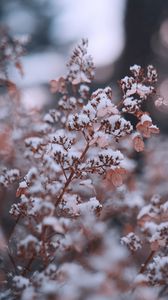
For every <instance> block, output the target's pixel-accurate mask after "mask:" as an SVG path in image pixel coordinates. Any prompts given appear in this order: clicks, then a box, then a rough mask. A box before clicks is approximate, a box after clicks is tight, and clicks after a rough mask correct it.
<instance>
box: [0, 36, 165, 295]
mask: <svg viewBox="0 0 168 300" xmlns="http://www.w3.org/2000/svg"><path fill="white" fill-rule="evenodd" d="M22 47H23V40H19V39H16V38H15V39H14V38H12V37H10V38H9V36H8V35H7V34H5V35H3V38H1V41H0V51H1V58H0V66H1V79H0V83H1V86H3V87H4V89H3V92H2V93H1V103H0V105H1V110H0V122H1V127H0V145H1V147H0V157H1V170H0V185H1V190H0V191H1V192H0V196H1V203H2V204H1V215H2V222H1V228H0V230H1V231H0V235H1V241H0V250H1V261H0V263H1V270H0V278H1V293H0V299H1V300H2V299H4V300H5V299H11V300H12V299H22V300H29V299H44V300H46V299H48V300H50V299H58V300H79V299H80V300H108V299H109V300H111V299H115V300H119V299H135V300H140V299H144V300H150V299H152V300H156V299H166V298H164V297H166V296H165V295H166V288H167V286H168V256H167V245H168V200H167V192H166V187H165V188H164V187H162V186H163V184H164V183H165V178H166V177H164V176H166V174H165V173H166V172H167V168H165V164H164V162H163V161H162V157H163V156H164V155H165V157H166V154H165V153H166V152H164V150H163V149H165V147H162V144H163V142H162V140H160V139H159V137H158V138H156V139H155V138H154V139H153V138H152V139H151V141H150V142H148V139H149V138H150V137H151V136H152V135H155V134H158V133H159V129H158V127H157V126H156V125H154V124H153V122H152V118H151V116H150V114H149V112H147V111H146V110H145V109H144V107H146V102H147V101H148V100H149V101H151V99H153V98H154V97H156V83H157V72H156V70H155V68H154V67H153V66H152V65H149V66H147V69H143V68H142V67H141V66H139V65H134V66H132V67H130V75H129V76H126V77H124V78H123V79H121V80H120V81H119V88H120V91H121V100H120V101H118V102H117V101H114V99H113V92H112V89H111V87H109V86H108V87H106V88H99V89H98V90H96V91H94V92H91V88H90V87H91V83H92V81H93V78H94V64H93V60H92V57H91V56H90V55H89V54H88V52H87V47H88V42H87V40H82V41H81V43H80V44H79V45H78V46H77V47H76V48H75V50H74V51H73V54H72V56H71V57H70V60H69V62H68V63H67V74H66V75H65V76H62V77H60V78H58V79H54V80H52V81H51V82H50V87H51V92H52V93H53V95H54V97H55V104H54V107H53V108H52V109H50V110H49V111H48V112H47V113H43V112H40V113H39V112H34V113H32V114H29V113H27V112H26V111H25V108H24V107H23V105H22V102H21V101H20V98H21V95H20V91H18V90H17V88H16V86H15V84H14V83H12V82H11V81H10V80H9V79H8V74H7V72H6V70H7V65H8V62H9V61H10V62H11V61H12V62H14V64H15V65H16V67H17V68H18V69H19V71H21V73H22V72H23V71H22V67H21V64H20V58H19V57H20V55H22V54H23V51H22V50H23V48H22ZM6 64H7V65H6ZM6 90H7V93H6ZM130 116H131V117H130ZM131 120H133V121H131ZM159 147H160V149H159ZM156 149H157V152H156ZM161 151H162V152H164V153H162V152H161ZM137 152H138V153H139V152H142V154H138V155H135V153H137ZM158 153H161V155H160V156H158ZM137 156H138V160H137V159H136V160H135V158H136V157H137ZM157 156H158V157H157ZM156 157H157V159H156ZM142 160H143V161H144V162H145V163H143V166H141V168H140V170H139V165H140V163H141V162H142ZM156 168H157V171H156ZM138 170H139V171H138ZM164 172H165V173H164ZM156 173H157V174H156ZM165 185H166V183H165ZM15 194H16V198H15ZM8 210H9V213H10V216H9V213H8ZM12 218H13V220H14V221H13V222H12ZM7 224H10V232H9V230H8V226H9V225H8V226H7Z"/></svg>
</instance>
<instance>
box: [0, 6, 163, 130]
mask: <svg viewBox="0 0 168 300" xmlns="http://www.w3.org/2000/svg"><path fill="white" fill-rule="evenodd" d="M0 25H2V26H4V25H5V26H8V27H9V28H10V31H11V32H12V33H13V34H16V35H23V34H24V35H28V36H29V37H30V41H29V43H28V46H27V53H26V55H25V57H24V58H23V59H22V63H23V66H24V73H25V75H24V77H23V78H21V77H20V76H19V75H18V73H17V71H16V70H14V69H11V70H10V73H11V79H12V80H13V81H14V82H16V83H17V85H18V86H20V87H22V90H23V93H22V97H23V102H24V103H25V106H26V107H27V109H32V108H33V107H38V108H41V107H43V106H45V105H50V104H49V103H50V101H52V97H51V95H50V94H49V88H48V83H49V81H50V80H51V79H54V78H57V77H58V76H60V75H61V74H64V73H65V72H66V68H65V66H66V61H67V60H68V56H69V54H70V52H71V50H72V47H73V46H74V45H75V44H76V43H77V42H78V41H79V40H80V39H81V38H83V37H84V38H86V37H87V38H88V39H89V51H90V53H91V54H92V56H93V57H94V61H95V65H96V78H95V83H94V88H97V87H100V86H105V85H107V84H108V85H111V86H112V87H113V89H114V95H117V96H118V94H117V93H115V89H116V81H117V80H119V79H120V78H122V77H123V76H125V75H126V74H127V73H128V70H129V66H130V65H133V64H141V65H142V66H144V67H145V66H147V65H148V64H153V65H154V66H155V67H156V68H157V70H158V73H159V86H158V94H160V95H161V96H162V97H163V99H164V101H163V105H161V106H160V107H158V108H157V109H156V108H155V109H153V107H154V105H153V103H150V109H151V111H152V114H153V118H154V119H157V124H158V125H159V126H160V128H161V130H162V131H163V132H167V131H168V122H167V117H168V108H167V107H168V106H167V103H168V1H165V0H92V1H90V0H8V1H6V0H1V1H0ZM117 96H116V97H117Z"/></svg>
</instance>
